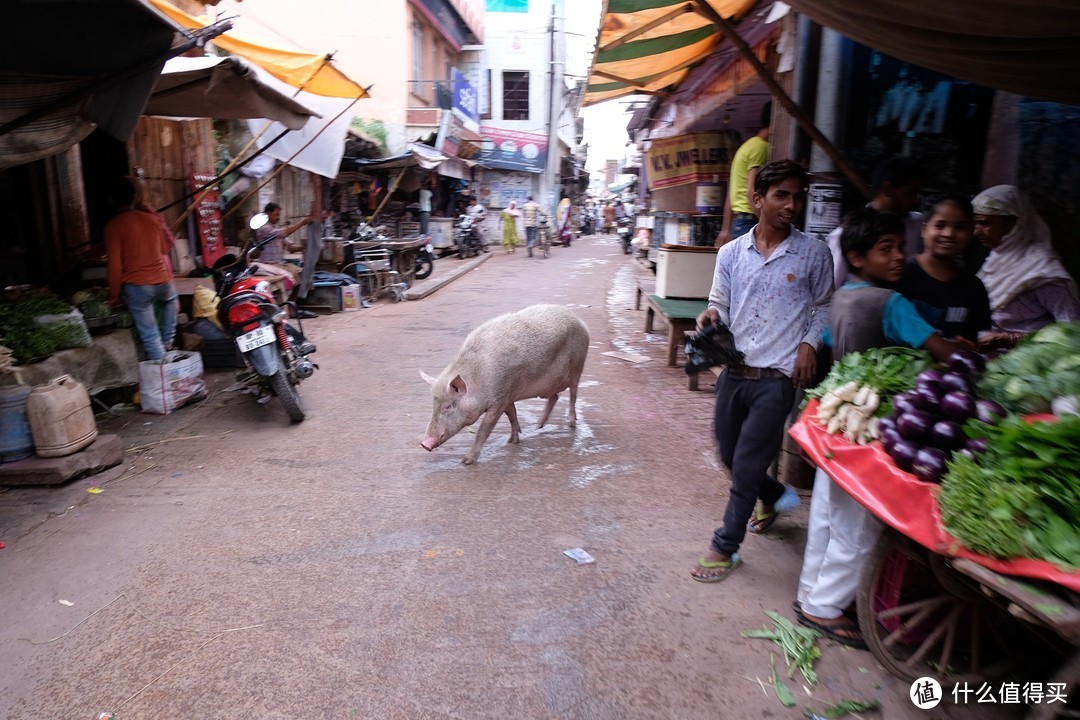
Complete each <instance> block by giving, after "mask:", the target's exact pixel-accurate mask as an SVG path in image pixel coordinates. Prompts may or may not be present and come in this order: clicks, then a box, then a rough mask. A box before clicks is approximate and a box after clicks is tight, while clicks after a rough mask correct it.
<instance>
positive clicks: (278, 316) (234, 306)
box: [213, 213, 318, 422]
mask: <svg viewBox="0 0 1080 720" xmlns="http://www.w3.org/2000/svg"><path fill="white" fill-rule="evenodd" d="M267 221H268V218H267V217H266V215H264V214H262V213H260V214H259V215H256V216H254V217H253V218H252V219H251V223H250V226H251V229H252V230H258V229H259V228H260V227H262V226H263V225H265V224H266V222H267ZM270 240H271V239H270V238H268V239H267V240H264V241H262V242H256V243H253V244H252V246H251V249H249V250H248V251H247V253H245V254H244V258H243V260H238V259H237V258H236V257H235V256H233V255H226V256H224V257H222V258H221V259H219V260H218V261H217V262H216V263H214V268H213V270H214V285H215V289H216V290H217V294H218V297H220V298H221V302H220V303H219V304H218V319H219V320H220V321H221V326H222V328H224V329H225V332H227V333H229V334H230V335H231V336H232V337H233V339H234V340H235V341H236V346H237V348H238V349H239V350H240V354H241V355H242V356H243V358H244V364H245V365H246V366H247V367H246V369H245V370H242V371H240V372H238V373H237V374H236V379H237V383H236V384H235V385H232V386H230V387H229V388H227V389H228V390H237V391H241V392H246V393H248V394H250V395H253V396H254V397H255V399H256V400H257V401H258V402H259V403H260V404H265V403H267V402H269V401H270V398H271V397H273V396H275V395H276V396H277V397H278V399H279V400H281V404H282V405H283V406H284V407H285V412H286V413H288V415H289V419H290V420H292V421H293V422H300V421H301V420H303V419H304V416H305V413H304V405H303V401H302V400H301V398H300V393H299V391H298V389H297V386H298V385H299V384H300V381H301V380H304V379H306V378H309V377H311V376H312V374H314V372H315V370H316V369H317V368H318V366H317V365H315V364H314V363H313V362H311V361H310V360H308V358H307V356H308V355H310V354H312V353H314V352H315V345H314V344H313V343H310V342H308V341H307V340H305V339H304V333H303V327H302V326H298V327H297V326H293V325H292V323H290V322H288V320H287V318H288V312H287V310H286V308H287V307H290V306H291V307H293V309H294V310H295V305H293V303H291V302H288V303H284V304H283V305H278V303H277V300H275V299H274V296H273V292H272V291H271V288H270V283H269V281H268V280H267V279H266V278H265V277H255V276H254V273H255V269H256V268H255V267H254V266H252V264H251V257H252V255H253V254H254V253H256V252H258V251H259V250H261V249H262V248H263V246H265V245H266V244H267V243H269V242H270ZM297 322H298V323H299V321H297Z"/></svg>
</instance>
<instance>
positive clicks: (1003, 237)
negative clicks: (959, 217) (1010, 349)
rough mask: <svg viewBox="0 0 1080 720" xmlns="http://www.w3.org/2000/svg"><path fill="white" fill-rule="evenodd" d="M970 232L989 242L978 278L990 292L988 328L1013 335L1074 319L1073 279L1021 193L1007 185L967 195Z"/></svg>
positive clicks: (1079, 315) (1079, 312) (1079, 308)
mask: <svg viewBox="0 0 1080 720" xmlns="http://www.w3.org/2000/svg"><path fill="white" fill-rule="evenodd" d="M972 205H973V206H974V210H975V236H976V237H977V238H979V240H981V241H982V243H983V244H984V245H986V246H987V247H988V248H990V256H989V257H988V258H987V259H986V262H985V263H983V266H982V268H980V269H979V272H978V276H979V279H980V280H982V281H983V285H985V286H986V291H987V293H988V294H989V296H990V312H991V321H992V330H993V331H994V333H996V334H1006V333H1007V334H1010V335H1013V336H1016V335H1021V334H1026V333H1030V332H1034V331H1036V330H1038V329H1039V328H1042V327H1045V326H1047V325H1049V324H1051V323H1055V322H1072V321H1075V320H1080V301H1078V300H1077V293H1076V281H1075V280H1073V278H1072V276H1071V275H1069V272H1068V271H1067V270H1066V269H1065V267H1064V266H1063V265H1062V264H1061V261H1060V260H1059V259H1058V257H1057V253H1055V252H1054V248H1053V247H1052V246H1051V244H1050V229H1049V228H1048V227H1047V225H1046V223H1045V222H1043V220H1042V218H1040V217H1039V215H1038V213H1036V212H1035V208H1034V207H1033V206H1032V204H1031V201H1030V200H1029V199H1028V197H1027V195H1025V194H1024V193H1023V191H1021V190H1020V189H1019V188H1017V187H1014V186H1012V185H997V186H995V187H992V188H989V189H987V190H983V191H982V192H981V193H979V194H978V195H976V196H975V199H974V200H973V201H972Z"/></svg>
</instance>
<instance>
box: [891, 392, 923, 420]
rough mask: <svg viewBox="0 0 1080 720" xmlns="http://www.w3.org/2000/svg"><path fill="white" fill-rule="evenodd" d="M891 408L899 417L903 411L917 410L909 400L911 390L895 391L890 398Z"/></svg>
mask: <svg viewBox="0 0 1080 720" xmlns="http://www.w3.org/2000/svg"><path fill="white" fill-rule="evenodd" d="M892 406H893V410H895V411H896V412H895V415H896V417H900V416H901V415H903V414H904V413H908V412H911V411H912V410H917V409H918V408H916V407H915V403H913V402H912V401H911V392H902V393H897V394H896V395H894V396H893V400H892Z"/></svg>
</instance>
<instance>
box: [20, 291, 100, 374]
mask: <svg viewBox="0 0 1080 720" xmlns="http://www.w3.org/2000/svg"><path fill="white" fill-rule="evenodd" d="M70 312H71V306H70V305H68V304H67V303H66V302H64V301H63V300H61V299H60V298H58V297H56V296H55V295H53V294H52V293H51V292H49V291H48V290H44V289H42V290H29V291H22V292H18V293H10V294H7V295H5V296H4V297H3V298H2V299H0V344H2V345H4V346H5V347H8V348H10V349H11V352H12V355H13V357H14V359H15V362H16V363H17V364H25V363H28V362H33V361H36V360H42V359H44V358H46V357H48V356H49V355H52V354H53V353H54V352H56V351H57V350H58V349H61V348H66V347H80V346H84V345H85V343H84V342H83V335H84V334H86V326H85V325H82V326H81V327H79V328H76V327H73V326H71V325H70V324H54V325H41V324H39V323H37V322H35V320H34V318H37V317H41V316H44V315H66V314H68V313H70Z"/></svg>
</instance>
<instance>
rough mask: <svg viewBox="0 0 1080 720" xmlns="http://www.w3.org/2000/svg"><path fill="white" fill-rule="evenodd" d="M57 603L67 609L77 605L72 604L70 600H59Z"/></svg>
mask: <svg viewBox="0 0 1080 720" xmlns="http://www.w3.org/2000/svg"><path fill="white" fill-rule="evenodd" d="M57 602H58V603H60V604H61V605H64V606H65V607H71V606H73V605H74V604H75V603H73V602H71V601H70V600H57Z"/></svg>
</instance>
